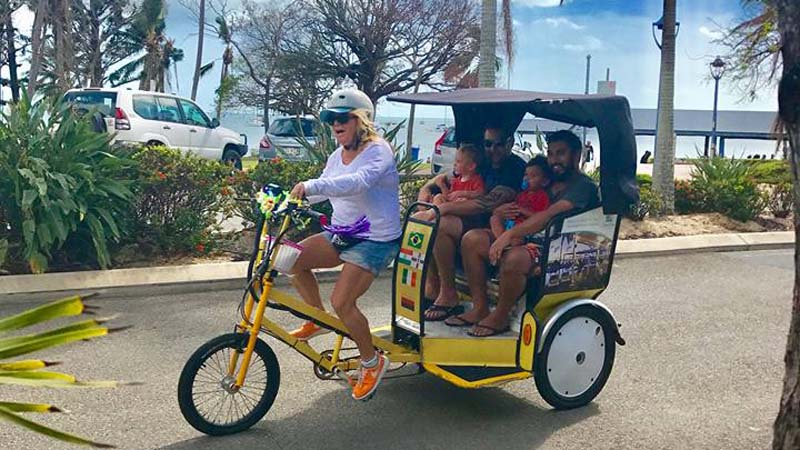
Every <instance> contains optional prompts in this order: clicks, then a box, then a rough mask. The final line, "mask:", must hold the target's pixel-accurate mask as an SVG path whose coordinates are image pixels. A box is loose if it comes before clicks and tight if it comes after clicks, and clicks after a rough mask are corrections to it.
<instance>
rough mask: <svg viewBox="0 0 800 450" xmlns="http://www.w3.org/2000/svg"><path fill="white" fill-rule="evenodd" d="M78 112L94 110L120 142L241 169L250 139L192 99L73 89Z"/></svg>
mask: <svg viewBox="0 0 800 450" xmlns="http://www.w3.org/2000/svg"><path fill="white" fill-rule="evenodd" d="M64 98H65V100H66V101H67V102H69V103H71V104H72V105H73V106H74V107H75V108H76V109H78V110H86V111H89V110H92V109H96V110H98V111H99V112H100V113H101V114H103V115H104V116H105V118H106V121H105V122H106V127H107V128H108V131H110V132H112V131H113V132H114V133H115V136H114V143H116V144H149V145H166V146H168V147H173V148H177V149H179V150H182V151H185V152H191V153H194V154H196V155H197V156H200V157H202V158H206V159H216V160H220V161H224V162H226V163H229V164H233V165H234V166H235V167H237V168H241V167H242V157H243V156H245V155H246V154H247V137H246V136H244V135H240V134H238V133H235V132H234V131H231V130H229V129H227V128H223V127H221V126H219V120H218V119H209V118H208V116H207V115H206V113H205V112H203V110H202V109H201V108H200V107H199V106H197V104H195V103H194V102H192V101H191V100H188V99H185V98H182V97H177V96H175V95H170V94H164V93H161V92H150V91H138V90H133V89H125V88H84V89H71V90H69V91H67V93H66V94H65V95H64Z"/></svg>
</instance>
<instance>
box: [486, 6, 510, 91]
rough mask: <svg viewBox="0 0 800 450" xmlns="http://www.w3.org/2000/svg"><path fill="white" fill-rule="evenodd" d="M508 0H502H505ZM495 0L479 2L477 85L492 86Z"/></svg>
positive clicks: (495, 33)
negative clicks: (479, 39) (479, 32)
mask: <svg viewBox="0 0 800 450" xmlns="http://www.w3.org/2000/svg"><path fill="white" fill-rule="evenodd" d="M507 1H510V0H503V2H507ZM496 60H497V0H483V1H482V2H481V45H480V57H479V62H478V85H479V86H480V87H494V86H495V73H496V72H497V67H496V65H495V61H496Z"/></svg>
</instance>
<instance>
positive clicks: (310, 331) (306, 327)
mask: <svg viewBox="0 0 800 450" xmlns="http://www.w3.org/2000/svg"><path fill="white" fill-rule="evenodd" d="M330 332H331V330H329V329H327V328H322V327H318V326H317V325H316V324H315V323H314V322H306V323H304V324H303V325H302V326H301V327H300V328H298V329H296V330H294V331H291V332H289V334H291V335H292V336H294V337H296V338H297V339H299V340H301V341H307V340H309V339H311V338H313V337H315V336H320V335H322V334H326V333H330Z"/></svg>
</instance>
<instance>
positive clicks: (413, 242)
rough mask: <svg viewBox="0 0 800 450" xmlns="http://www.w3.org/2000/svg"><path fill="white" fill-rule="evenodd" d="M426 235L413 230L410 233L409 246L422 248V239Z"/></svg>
mask: <svg viewBox="0 0 800 450" xmlns="http://www.w3.org/2000/svg"><path fill="white" fill-rule="evenodd" d="M424 239H425V235H423V234H422V233H419V232H412V233H410V234H409V235H408V246H409V247H412V248H415V249H417V250H422V241H423V240H424Z"/></svg>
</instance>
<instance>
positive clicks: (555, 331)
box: [533, 305, 616, 409]
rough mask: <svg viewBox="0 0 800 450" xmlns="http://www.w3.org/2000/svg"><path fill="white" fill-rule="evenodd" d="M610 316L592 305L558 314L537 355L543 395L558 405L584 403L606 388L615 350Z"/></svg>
mask: <svg viewBox="0 0 800 450" xmlns="http://www.w3.org/2000/svg"><path fill="white" fill-rule="evenodd" d="M614 336H616V331H615V328H614V325H613V324H612V323H611V321H610V320H609V317H608V316H607V315H606V314H605V313H603V312H602V311H601V310H600V309H598V308H595V307H593V306H590V305H585V306H578V307H576V308H574V309H571V310H569V311H567V312H566V313H565V314H564V315H563V316H561V317H559V318H558V320H557V321H556V322H555V324H554V325H553V328H552V329H551V330H550V332H549V333H548V335H547V336H546V337H545V340H544V343H543V345H542V351H541V352H540V353H539V354H538V355H537V356H536V362H535V364H534V370H533V375H534V380H535V381H536V388H537V389H538V390H539V394H540V395H541V396H542V398H543V399H544V400H545V401H546V402H547V403H549V404H550V406H552V407H554V408H556V409H571V408H578V407H580V406H584V405H586V404H588V403H589V402H591V401H592V400H594V398H595V397H597V395H598V394H599V393H600V391H601V390H603V387H604V386H605V384H606V381H608V377H609V375H611V369H612V367H613V366H614V356H615V354H616V343H615V341H614Z"/></svg>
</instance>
